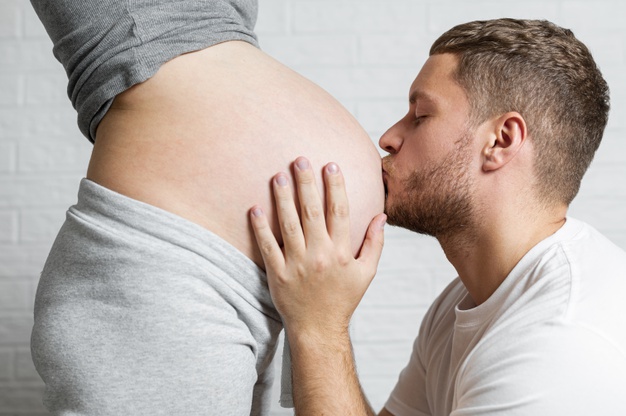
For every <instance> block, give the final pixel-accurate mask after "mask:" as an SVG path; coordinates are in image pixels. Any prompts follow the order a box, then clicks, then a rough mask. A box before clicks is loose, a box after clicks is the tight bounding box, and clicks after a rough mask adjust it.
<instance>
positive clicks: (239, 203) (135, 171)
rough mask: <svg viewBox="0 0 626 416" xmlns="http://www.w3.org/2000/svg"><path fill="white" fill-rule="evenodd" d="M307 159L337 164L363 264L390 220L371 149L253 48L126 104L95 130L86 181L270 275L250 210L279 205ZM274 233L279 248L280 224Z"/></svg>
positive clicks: (230, 48)
mask: <svg viewBox="0 0 626 416" xmlns="http://www.w3.org/2000/svg"><path fill="white" fill-rule="evenodd" d="M300 154H307V155H310V158H311V160H312V162H313V163H315V164H316V165H318V166H322V165H323V164H325V163H328V162H329V161H336V162H338V163H341V165H342V167H343V169H344V171H345V173H346V180H347V182H348V183H349V186H350V189H351V192H350V194H349V198H350V203H351V205H352V207H353V214H352V215H351V218H350V219H351V237H352V241H353V245H352V251H353V253H354V254H356V253H357V252H358V250H359V248H360V246H361V242H362V240H363V238H364V236H365V231H366V228H367V225H368V223H369V222H370V220H371V219H372V218H373V217H374V216H375V215H376V214H378V213H380V212H382V210H383V197H384V196H383V185H382V179H381V175H380V172H381V167H380V157H379V154H378V152H377V151H376V149H375V147H374V145H373V143H372V142H371V140H370V139H369V137H368V136H367V134H366V133H365V132H364V131H363V129H362V128H361V127H360V126H359V124H358V123H357V122H356V120H355V119H354V118H353V117H352V116H351V115H350V114H349V113H348V111H347V110H346V109H345V108H343V107H342V106H341V105H340V104H339V103H338V102H337V101H336V100H334V99H333V98H332V97H331V96H330V95H329V94H327V93H326V92H325V91H324V90H322V89H321V88H320V87H318V86H317V85H315V84H313V83H312V82H310V81H308V80H306V79H305V78H303V77H302V76H300V75H298V74H297V73H295V72H293V71H291V70H290V69H288V68H286V67H285V66H284V65H282V64H280V63H278V62H277V61H275V60H273V59H272V58H270V57H269V56H268V55H266V54H264V53H263V52H262V51H260V50H258V49H257V48H255V47H253V46H251V45H249V44H247V43H245V42H225V43H222V44H219V45H215V46H213V47H210V48H207V49H204V50H202V51H198V52H194V53H190V54H186V55H183V56H180V57H177V58H175V59H174V60H172V61H170V62H168V63H166V64H165V65H163V66H162V67H161V69H160V70H159V71H158V73H157V74H156V75H155V76H154V77H153V78H151V79H149V80H148V81H146V82H144V83H143V84H140V85H136V86H135V87H133V88H131V89H129V90H128V91H126V92H124V93H122V94H120V95H119V96H118V97H117V98H116V99H115V101H114V103H113V105H112V107H111V109H110V110H109V111H108V113H107V115H106V116H105V118H104V119H103V120H102V122H101V123H100V125H99V127H98V131H97V135H96V143H95V145H94V150H93V154H92V158H91V161H90V164H89V169H88V172H87V177H88V178H89V179H91V180H93V181H95V182H96V183H99V184H100V185H103V186H105V187H107V188H109V189H112V190H114V191H117V192H119V193H122V194H124V195H127V196H129V197H131V198H134V199H137V200H139V201H142V202H146V203H148V204H151V205H154V206H157V207H159V208H162V209H165V210H167V211H170V212H172V213H174V214H177V215H179V216H181V217H183V218H186V219H188V220H190V221H192V222H195V223H197V224H200V225H201V226H203V227H205V228H207V229H208V230H210V231H212V232H213V233H215V234H217V235H218V236H220V237H222V238H223V239H225V240H226V241H228V242H229V243H230V244H232V245H233V246H234V247H235V248H237V249H239V250H240V251H241V252H243V253H244V254H245V255H246V256H248V257H249V258H250V259H252V260H253V261H254V262H255V263H256V264H257V265H259V266H261V267H262V266H263V262H262V259H261V255H260V253H259V251H258V248H257V246H256V243H255V242H254V236H253V233H252V230H251V229H250V225H249V220H248V216H247V211H248V208H249V207H250V206H251V205H252V204H254V203H258V202H261V203H264V204H265V206H266V207H271V206H272V202H271V201H272V200H271V192H270V185H269V182H270V179H271V177H272V175H273V174H274V173H275V172H276V171H279V170H285V171H287V172H289V171H290V163H291V161H293V160H294V159H295V157H297V156H298V155H300ZM316 175H317V177H318V178H319V177H321V172H317V173H316ZM318 182H319V183H321V181H318ZM269 213H270V214H269V215H270V216H271V217H273V214H272V208H269ZM272 229H273V230H274V231H275V235H276V236H277V237H278V238H279V239H280V234H279V233H278V232H277V231H278V223H277V221H276V219H275V218H273V219H272Z"/></svg>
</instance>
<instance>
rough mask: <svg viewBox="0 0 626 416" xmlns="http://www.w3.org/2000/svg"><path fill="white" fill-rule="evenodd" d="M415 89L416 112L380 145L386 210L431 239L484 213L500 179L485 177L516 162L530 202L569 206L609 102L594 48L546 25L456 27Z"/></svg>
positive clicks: (500, 22) (599, 135) (435, 48)
mask: <svg viewBox="0 0 626 416" xmlns="http://www.w3.org/2000/svg"><path fill="white" fill-rule="evenodd" d="M409 95H410V100H409V101H410V109H409V112H408V114H407V115H406V116H405V117H404V118H403V119H402V120H400V121H399V122H398V123H396V125H394V126H393V127H391V128H390V129H389V131H388V132H387V133H385V135H384V136H383V137H382V138H381V140H380V146H381V147H382V148H383V149H385V150H387V151H389V153H390V156H389V157H387V158H385V160H384V162H383V167H384V169H385V171H386V173H385V178H386V184H387V191H388V197H387V204H386V210H387V213H388V214H389V222H390V223H391V224H395V225H400V226H403V227H405V228H409V229H412V230H414V231H417V232H422V233H426V234H431V235H435V236H441V235H444V234H446V233H449V232H452V231H453V230H457V231H458V230H460V227H466V228H467V227H469V226H471V225H472V224H471V222H472V221H475V220H477V219H478V220H480V217H481V215H482V214H481V213H476V212H474V211H475V210H476V208H477V207H484V206H485V200H487V199H489V198H491V197H492V196H493V195H489V196H488V197H486V194H485V189H486V188H487V187H488V186H490V185H491V184H494V183H498V182H497V181H496V182H488V181H489V180H493V178H494V176H493V175H491V176H489V178H491V179H487V182H485V181H484V180H483V179H486V178H488V176H487V175H486V174H485V172H486V173H490V172H489V171H490V170H493V171H495V170H498V169H500V167H503V166H505V165H507V163H509V161H510V160H518V161H519V162H516V163H517V165H516V164H508V166H507V168H508V170H507V173H506V174H507V175H509V176H508V178H509V179H511V178H515V180H516V181H519V182H522V181H523V182H522V183H524V184H526V185H527V186H525V187H526V188H528V189H532V194H533V195H532V198H533V200H534V201H536V202H537V203H538V204H541V205H543V206H544V207H551V206H552V207H554V206H567V205H569V203H570V202H571V200H572V199H573V198H574V196H575V195H576V193H577V191H578V189H579V186H580V181H581V179H582V176H583V174H584V172H585V171H586V169H587V167H588V166H589V164H590V162H591V160H592V158H593V155H594V153H595V151H596V149H597V148H598V145H599V143H600V140H601V138H602V134H603V131H604V127H605V125H606V122H607V118H608V109H609V104H608V102H609V99H608V87H607V85H606V82H605V81H604V79H603V78H602V76H601V74H600V72H599V70H598V69H597V67H596V65H595V63H594V61H593V59H592V57H591V55H590V53H589V51H588V50H587V48H586V47H585V46H584V45H583V44H582V43H580V42H579V41H578V40H577V39H576V38H574V36H573V35H572V33H571V32H570V31H568V30H565V29H562V28H559V27H558V26H555V25H553V24H551V23H549V22H545V21H518V20H512V19H499V20H493V21H486V22H471V23H466V24H463V25H459V26H456V27H454V28H452V29H451V30H449V31H448V32H446V33H444V34H443V35H442V36H441V37H440V38H439V39H438V40H437V41H435V43H434V44H433V46H432V48H431V56H430V58H429V59H428V61H427V62H426V64H425V65H424V67H423V68H422V70H421V71H420V73H419V74H418V76H417V78H416V79H415V81H414V82H413V84H412V85H411V90H410V92H409ZM496 130H497V131H496ZM527 139H528V140H527ZM489 141H491V142H490V143H487V142H489ZM527 141H528V142H530V143H531V145H530V146H525V147H524V146H523V144H524V143H525V142H527ZM522 148H525V149H526V150H525V151H524V152H519V153H518V150H519V149H522ZM494 149H495V150H494ZM492 151H494V152H496V156H495V157H494V158H493V159H492V155H491V152H492ZM498 151H500V153H499V154H498V153H497V152H498ZM520 154H523V155H524V156H519V155H520ZM485 155H486V156H485ZM528 155H530V156H528ZM524 157H525V158H526V159H522V158H524ZM515 158H517V159H515ZM524 163H525V165H524ZM522 165H523V166H527V167H525V168H520V169H517V167H520V166H522ZM511 166H515V168H511ZM513 169H516V170H515V171H514V170H513ZM502 171H503V170H501V172H502ZM512 172H514V173H512ZM518 173H519V174H518ZM503 178H504V177H503ZM500 183H501V182H500ZM476 194H478V195H480V197H476ZM480 198H482V200H480Z"/></svg>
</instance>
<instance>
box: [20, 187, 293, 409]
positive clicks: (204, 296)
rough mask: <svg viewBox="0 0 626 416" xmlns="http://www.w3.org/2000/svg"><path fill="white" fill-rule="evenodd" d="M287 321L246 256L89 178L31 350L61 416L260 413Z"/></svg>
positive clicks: (45, 288) (62, 244)
mask: <svg viewBox="0 0 626 416" xmlns="http://www.w3.org/2000/svg"><path fill="white" fill-rule="evenodd" d="M281 328H282V326H281V323H280V318H279V316H278V313H277V312H276V310H275V309H274V307H273V305H272V302H271V298H270V295H269V291H268V289H267V283H266V280H265V274H264V273H263V271H262V270H260V269H259V268H258V267H257V266H256V265H255V264H254V263H253V262H252V261H251V260H250V259H248V258H247V257H245V256H244V255H243V254H242V253H240V252H239V251H237V250H236V249H235V248H234V247H232V246H230V245H229V244H228V243H226V242H225V241H223V240H222V239H220V238H218V237H217V236H215V235H213V234H212V233H210V232H209V231H207V230H206V229H204V228H202V227H200V226H198V225H196V224H194V223H191V222H189V221H187V220H185V219H183V218H180V217H177V216H175V215H173V214H170V213H168V212H165V211H163V210H160V209H158V208H155V207H153V206H150V205H147V204H144V203H141V202H138V201H135V200H132V199H130V198H127V197H125V196H122V195H120V194H117V193H115V192H112V191H110V190H108V189H106V188H103V187H101V186H99V185H97V184H95V183H93V182H91V181H89V180H86V179H84V180H83V181H82V182H81V185H80V190H79V194H78V203H77V204H76V205H75V206H73V207H71V208H70V209H69V211H68V213H67V219H66V221H65V224H64V225H63V227H62V228H61V230H60V232H59V235H58V237H57V239H56V241H55V243H54V245H53V247H52V250H51V252H50V255H49V257H48V260H47V262H46V265H45V267H44V270H43V273H42V275H41V280H40V282H39V287H38V290H37V297H36V301H35V326H34V328H33V333H32V346H31V348H32V356H33V360H34V362H35V366H36V368H37V371H38V372H39V374H40V375H41V377H42V378H43V380H44V382H45V383H46V393H45V397H44V404H45V405H46V407H47V408H48V409H49V410H50V411H51V412H52V413H53V414H55V415H68V416H69V415H116V416H118V415H150V416H153V415H168V416H170V415H213V414H215V415H218V414H219V415H248V414H255V415H256V414H265V413H267V412H268V409H269V405H270V403H269V396H270V387H271V384H272V381H273V373H272V367H271V365H270V364H271V361H272V358H273V356H274V353H275V350H276V344H277V338H278V334H279V332H280V330H281Z"/></svg>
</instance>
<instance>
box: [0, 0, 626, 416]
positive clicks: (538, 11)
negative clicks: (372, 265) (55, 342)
mask: <svg viewBox="0 0 626 416" xmlns="http://www.w3.org/2000/svg"><path fill="white" fill-rule="evenodd" d="M504 16H509V17H523V18H546V19H549V20H552V21H554V22H556V23H558V24H561V25H563V26H566V27H570V28H572V29H573V30H574V32H575V33H576V34H577V35H578V36H579V38H581V39H582V40H583V41H584V42H585V43H586V44H587V45H588V46H589V47H590V49H591V50H592V52H593V53H594V55H595V57H596V60H597V61H598V63H599V65H600V67H601V69H602V71H603V72H604V74H605V76H606V78H607V80H608V82H609V85H610V86H611V90H612V112H611V119H610V122H609V127H608V129H607V133H606V135H605V139H604V143H603V144H602V146H601V147H600V150H599V151H598V154H597V157H596V160H595V161H594V163H593V164H592V167H591V169H590V171H589V173H588V175H587V176H586V178H585V180H584V182H583V186H582V189H581V192H580V195H579V197H578V198H577V200H576V201H575V202H574V204H573V206H572V209H571V214H572V215H573V216H576V217H579V218H581V219H583V220H586V221H588V222H589V223H591V224H593V225H594V226H596V227H597V228H598V229H600V230H601V231H602V232H604V233H605V234H606V235H607V236H608V237H609V238H611V239H612V240H613V241H615V242H616V243H617V244H618V245H620V246H621V247H623V248H626V222H625V221H624V220H623V214H624V212H625V208H626V141H625V140H624V137H626V125H625V123H626V122H625V121H624V120H626V77H624V74H625V73H626V27H625V26H624V22H623V17H624V16H626V2H623V1H620V0H615V1H594V0H579V1H574V0H571V1H570V0H541V1H526V2H522V3H520V2H518V1H512V0H501V1H481V0H476V1H473V2H467V1H465V0H457V1H453V0H437V1H435V0H428V1H426V0H260V14H259V21H258V25H257V32H258V34H259V39H260V42H261V45H262V47H263V49H265V51H267V52H268V53H270V54H271V55H273V56H274V57H276V58H277V59H279V60H280V61H282V62H284V63H285V64H287V65H289V66H291V67H292V68H294V69H296V70H298V71H299V72H301V73H303V74H304V75H305V76H308V77H309V78H311V79H312V80H314V81H315V82H317V83H318V84H320V85H321V86H322V87H324V88H325V89H327V90H328V91H329V92H330V93H331V94H333V95H334V96H336V97H337V98H338V99H339V100H340V101H341V102H342V103H343V104H344V105H345V106H346V107H347V108H348V109H349V110H350V111H352V112H353V113H354V114H355V116H356V117H357V118H358V119H359V121H360V122H361V124H362V125H363V126H364V127H365V128H366V130H367V131H368V132H369V133H370V134H371V136H372V139H373V140H374V141H377V140H378V137H379V136H380V135H381V134H382V133H383V132H384V131H385V129H386V128H387V127H388V126H390V125H391V124H392V123H393V122H395V121H396V120H397V119H398V118H400V117H401V116H402V115H403V113H404V112H405V110H406V95H407V88H408V86H409V84H410V82H411V81H412V80H413V77H414V76H415V75H416V73H417V71H418V70H419V67H420V66H421V64H422V63H423V61H424V60H425V59H426V55H427V51H428V48H429V47H430V44H431V43H432V41H433V40H434V39H435V38H436V37H437V36H438V35H439V34H440V33H441V32H442V31H444V30H446V29H448V28H449V27H451V26H452V25H454V24H457V23H461V22H464V21H468V20H472V19H486V18H495V17H504ZM90 150H91V145H90V144H89V143H88V142H87V140H86V139H84V138H83V137H82V136H81V135H80V133H79V131H78V128H77V127H76V122H75V114H74V111H73V109H72V107H71V105H70V103H69V101H68V99H67V97H66V95H65V74H64V72H63V69H62V68H61V66H60V64H58V62H56V60H55V59H54V58H53V57H52V52H51V43H50V41H49V40H48V38H47V35H46V33H45V31H44V30H43V28H42V27H41V24H40V23H39V21H38V20H37V17H36V16H35V14H34V12H33V11H32V10H31V6H30V4H29V2H28V1H27V0H0V415H18V414H19V415H39V414H45V411H44V409H43V407H42V405H41V397H42V392H43V388H42V384H41V381H40V380H39V379H38V376H37V374H36V373H35V371H34V368H33V366H32V363H31V360H30V353H29V349H28V342H29V334H30V328H31V326H32V303H33V297H34V292H35V288H36V284H37V279H38V275H39V272H40V270H41V268H42V266H43V262H44V261H45V258H46V255H47V252H48V249H49V248H50V244H51V243H52V240H53V238H54V235H55V233H56V231H57V229H58V227H59V226H60V224H61V222H62V221H63V218H64V212H65V210H66V209H67V207H68V206H69V205H71V204H72V203H73V202H74V201H75V195H76V190H77V185H78V181H79V179H80V178H81V177H82V176H83V175H84V173H85V170H86V166H87V162H88V158H89V152H90ZM452 277H454V270H453V269H452V268H451V267H450V266H449V264H448V263H447V262H446V260H445V257H444V256H443V254H442V252H441V250H440V249H439V247H438V246H437V244H436V242H435V241H434V240H433V239H430V238H426V237H420V236H415V235H412V234H411V233H409V232H406V231H404V230H398V229H392V228H388V229H387V244H386V246H385V251H384V254H383V258H382V260H381V264H380V271H379V274H378V277H377V278H376V280H375V281H374V283H373V284H372V287H371V290H370V291H369V292H368V293H367V294H366V296H365V299H364V300H363V303H362V305H361V306H360V308H359V309H358V311H357V312H356V314H355V317H354V321H353V327H352V333H353V337H354V341H355V346H354V349H355V353H356V359H357V365H358V367H359V372H360V374H361V380H362V382H363V385H364V388H365V391H366V393H367V395H368V397H369V398H370V400H371V402H372V403H373V405H374V407H375V408H380V407H381V406H382V404H383V403H384V400H385V399H386V397H387V395H388V394H389V391H390V389H391V388H392V386H393V384H394V382H395V379H396V376H397V374H398V372H399V371H400V370H401V368H402V367H403V365H404V363H405V361H406V359H407V358H408V355H409V353H410V349H411V344H412V340H413V337H414V336H415V333H416V331H417V327H418V325H419V322H420V319H421V317H422V316H423V314H424V312H425V310H426V308H427V307H428V305H429V303H430V302H431V301H432V299H433V298H434V296H435V295H436V294H437V293H438V292H439V291H440V290H441V289H442V287H443V286H445V285H446V284H447V282H448V281H449V280H450V279H451V278H452ZM279 355H280V354H279ZM279 361H280V360H277V362H276V365H277V366H278V365H279ZM277 387H278V386H276V389H275V391H276V394H277V391H278V389H277ZM276 397H277V396H276ZM273 413H274V414H276V415H279V414H289V412H285V411H282V410H280V409H279V407H278V405H276V406H275V410H274V412H273Z"/></svg>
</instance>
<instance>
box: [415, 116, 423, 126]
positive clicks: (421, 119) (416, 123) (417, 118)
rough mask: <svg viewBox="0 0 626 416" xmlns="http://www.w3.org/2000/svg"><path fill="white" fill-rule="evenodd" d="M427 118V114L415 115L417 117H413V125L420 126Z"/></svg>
mask: <svg viewBox="0 0 626 416" xmlns="http://www.w3.org/2000/svg"><path fill="white" fill-rule="evenodd" d="M425 118H426V116H418V117H415V119H413V125H415V126H419V125H420V124H422V122H423V121H424V119H425Z"/></svg>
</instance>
